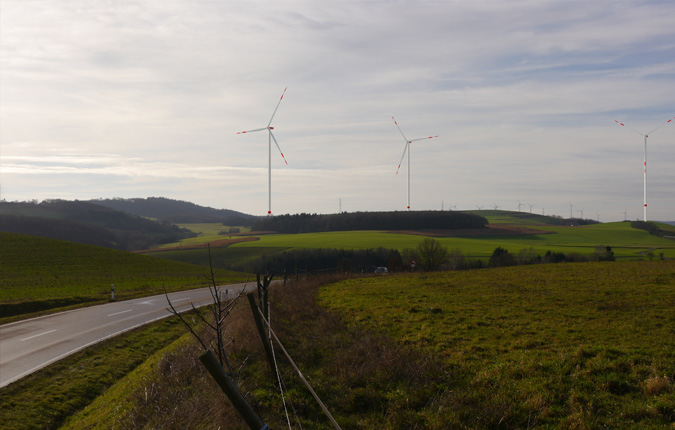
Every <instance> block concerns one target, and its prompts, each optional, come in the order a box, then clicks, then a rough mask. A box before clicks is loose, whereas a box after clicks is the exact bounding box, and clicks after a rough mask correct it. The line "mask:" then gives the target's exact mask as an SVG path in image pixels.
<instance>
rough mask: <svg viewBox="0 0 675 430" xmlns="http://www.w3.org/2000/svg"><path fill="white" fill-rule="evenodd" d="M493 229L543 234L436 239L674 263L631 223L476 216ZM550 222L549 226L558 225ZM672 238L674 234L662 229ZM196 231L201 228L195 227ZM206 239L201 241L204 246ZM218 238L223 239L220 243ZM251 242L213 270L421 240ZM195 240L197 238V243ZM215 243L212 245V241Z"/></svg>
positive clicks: (455, 245) (671, 254)
mask: <svg viewBox="0 0 675 430" xmlns="http://www.w3.org/2000/svg"><path fill="white" fill-rule="evenodd" d="M480 215H482V216H485V217H486V218H487V219H488V220H489V221H490V224H491V225H494V226H497V227H499V226H504V225H511V226H521V227H534V228H536V229H538V230H540V231H541V230H544V231H546V233H544V234H522V235H496V234H495V235H492V236H490V235H476V236H473V237H438V238H437V239H438V240H439V241H440V242H441V243H442V244H443V245H444V246H445V247H447V248H448V249H450V250H454V249H459V250H461V251H462V252H463V254H464V255H465V256H468V257H473V258H478V259H482V260H487V259H488V258H489V256H490V255H491V254H492V252H493V251H494V249H495V248H497V247H503V248H506V249H507V250H509V252H511V253H512V254H517V253H518V252H519V251H520V250H522V249H529V248H532V249H534V251H535V253H537V254H539V255H541V256H543V255H544V254H546V252H547V251H549V250H550V251H552V252H562V253H579V254H592V253H593V252H594V250H595V248H596V247H598V246H607V245H609V246H611V247H612V249H613V251H614V255H615V257H616V258H617V259H619V260H635V259H647V258H648V253H650V252H651V253H652V258H657V259H658V258H660V257H661V254H663V257H664V258H675V240H673V239H668V238H663V237H658V236H653V235H650V234H649V233H647V232H646V231H644V230H639V229H635V228H632V227H631V225H630V223H626V222H615V223H604V224H593V225H587V226H577V227H568V226H559V225H551V224H547V223H546V221H547V220H549V218H548V217H541V216H537V215H532V214H525V213H518V212H515V213H514V212H507V211H480ZM557 221H559V220H558V219H553V221H552V222H557ZM660 226H661V227H662V228H663V229H665V230H666V231H667V232H669V233H670V232H671V231H672V233H673V235H675V228H673V227H672V226H668V225H665V224H663V225H660ZM193 228H195V229H199V228H200V227H199V225H193ZM206 238H207V236H204V237H202V238H201V239H200V240H205V239H206ZM221 238H222V237H221ZM258 238H259V240H257V241H255V242H247V243H239V244H235V245H231V246H229V247H228V248H225V249H221V250H218V251H215V252H216V254H217V255H218V263H217V267H242V266H241V265H242V264H243V263H246V262H247V261H251V260H253V259H255V258H258V257H261V256H262V255H263V254H266V253H270V252H279V251H283V250H287V249H293V248H338V249H339V248H343V249H366V248H378V247H384V248H391V249H398V250H402V249H404V248H414V247H416V246H417V244H418V243H419V242H420V241H421V240H423V239H424V236H420V235H415V234H401V233H394V232H385V231H345V232H326V233H306V234H269V235H261V236H258ZM196 239H199V238H195V239H193V240H196ZM214 240H215V239H214ZM153 255H154V256H156V257H161V258H168V259H173V260H177V261H184V262H191V263H196V264H201V263H199V261H204V258H203V255H204V252H203V251H199V250H197V251H192V250H184V251H178V252H173V251H172V252H166V253H164V252H159V253H153Z"/></svg>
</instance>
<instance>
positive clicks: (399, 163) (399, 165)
mask: <svg viewBox="0 0 675 430" xmlns="http://www.w3.org/2000/svg"><path fill="white" fill-rule="evenodd" d="M391 119H393V120H394V124H396V127H397V128H398V131H400V132H401V136H403V139H405V147H404V148H403V155H402V156H401V161H399V162H398V169H396V174H397V175H398V171H399V170H400V169H401V163H403V158H404V157H405V153H406V151H407V152H408V210H410V144H411V143H413V142H417V141H418V140H425V139H433V138H434V137H438V136H429V137H420V138H418V139H412V140H408V138H407V137H405V134H403V130H401V127H399V126H398V123H397V122H396V119H394V117H393V116H392V117H391Z"/></svg>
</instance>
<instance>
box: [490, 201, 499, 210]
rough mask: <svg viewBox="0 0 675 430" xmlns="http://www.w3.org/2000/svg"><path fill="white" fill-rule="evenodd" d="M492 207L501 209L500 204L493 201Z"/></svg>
mask: <svg viewBox="0 0 675 430" xmlns="http://www.w3.org/2000/svg"><path fill="white" fill-rule="evenodd" d="M492 208H493V209H494V210H497V209H499V206H498V205H497V203H495V202H492Z"/></svg>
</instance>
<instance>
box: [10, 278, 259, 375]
mask: <svg viewBox="0 0 675 430" xmlns="http://www.w3.org/2000/svg"><path fill="white" fill-rule="evenodd" d="M219 288H220V292H221V294H225V293H226V292H227V294H228V295H229V297H230V298H234V297H235V296H236V295H237V294H238V293H239V292H242V291H245V292H252V291H254V290H255V288H256V284H255V282H254V283H248V284H234V285H227V286H221V287H219ZM169 298H170V299H171V303H173V305H174V307H175V308H176V310H177V311H178V312H184V311H187V310H190V309H191V306H190V303H192V304H194V306H195V307H199V306H204V305H208V304H209V303H212V301H213V299H212V297H211V293H210V292H209V289H208V288H199V289H196V290H187V291H177V292H175V293H169ZM167 307H168V304H167V301H166V297H165V296H164V294H160V295H157V296H150V297H143V298H139V299H133V300H125V301H121V302H113V303H108V304H104V305H98V306H92V307H88V308H82V309H75V310H72V311H67V312H61V313H57V314H51V315H45V316H42V317H38V318H33V319H29V320H23V321H18V322H14V323H9V324H5V325H2V326H0V388H2V387H4V386H6V385H9V384H11V383H12V382H14V381H16V380H18V379H21V378H23V377H24V376H26V375H29V374H31V373H33V372H35V371H36V370H38V369H41V368H43V367H45V366H47V365H49V364H51V363H54V362H55V361H58V360H60V359H62V358H64V357H67V356H68V355H70V354H73V353H75V352H77V351H79V350H81V349H84V348H86V347H88V346H91V345H93V344H95V343H98V342H100V341H102V340H104V339H108V338H110V337H113V336H116V335H118V334H120V333H123V332H125V331H128V330H131V329H134V328H136V327H140V326H142V325H144V324H148V323H150V322H153V321H156V320H159V319H162V318H166V317H169V316H171V313H170V312H169V311H168V310H167Z"/></svg>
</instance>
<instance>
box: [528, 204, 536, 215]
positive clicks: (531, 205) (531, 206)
mask: <svg viewBox="0 0 675 430" xmlns="http://www.w3.org/2000/svg"><path fill="white" fill-rule="evenodd" d="M527 205H528V206H529V207H530V213H532V208H533V207H534V206H535V205H533V204H531V203H528V204H527Z"/></svg>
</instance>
